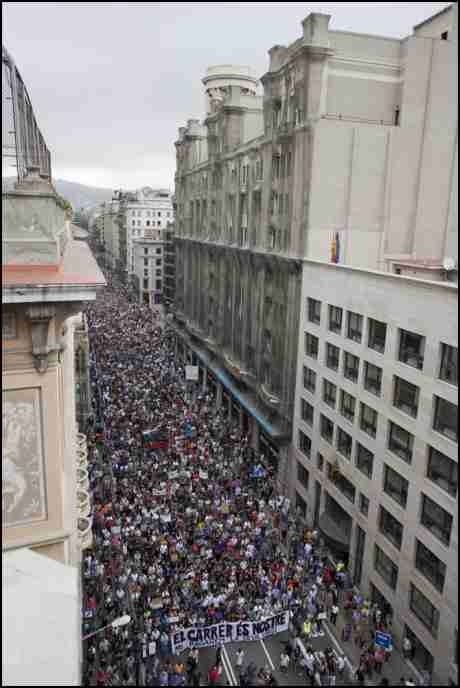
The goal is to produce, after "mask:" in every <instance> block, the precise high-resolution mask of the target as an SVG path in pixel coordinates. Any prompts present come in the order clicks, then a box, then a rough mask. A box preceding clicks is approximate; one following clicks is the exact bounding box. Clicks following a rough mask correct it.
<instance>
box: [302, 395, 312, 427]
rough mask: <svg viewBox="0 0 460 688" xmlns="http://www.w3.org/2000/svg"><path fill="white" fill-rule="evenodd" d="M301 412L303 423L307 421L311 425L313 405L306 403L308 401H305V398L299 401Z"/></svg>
mask: <svg viewBox="0 0 460 688" xmlns="http://www.w3.org/2000/svg"><path fill="white" fill-rule="evenodd" d="M301 414H302V420H303V421H305V423H308V425H313V417H314V414H315V410H314V408H313V406H312V405H311V404H309V403H308V401H305V399H302V401H301Z"/></svg>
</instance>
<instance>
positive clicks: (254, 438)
mask: <svg viewBox="0 0 460 688" xmlns="http://www.w3.org/2000/svg"><path fill="white" fill-rule="evenodd" d="M251 425H252V427H251ZM249 432H250V435H251V447H252V448H253V449H254V451H256V452H258V451H259V424H258V422H257V421H256V419H255V418H254V417H253V416H251V424H250V430H249Z"/></svg>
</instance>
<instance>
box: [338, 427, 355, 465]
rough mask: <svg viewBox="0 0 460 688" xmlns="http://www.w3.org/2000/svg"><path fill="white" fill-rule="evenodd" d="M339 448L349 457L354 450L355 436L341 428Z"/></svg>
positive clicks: (339, 430) (339, 431)
mask: <svg viewBox="0 0 460 688" xmlns="http://www.w3.org/2000/svg"><path fill="white" fill-rule="evenodd" d="M337 449H338V451H339V452H340V453H341V454H343V456H345V458H347V459H349V458H350V457H351V452H352V450H353V438H352V437H350V435H349V434H348V433H346V432H344V431H343V430H342V429H341V428H339V429H338V432H337Z"/></svg>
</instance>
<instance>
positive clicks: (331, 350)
mask: <svg viewBox="0 0 460 688" xmlns="http://www.w3.org/2000/svg"><path fill="white" fill-rule="evenodd" d="M339 360H340V349H339V348H337V347H336V346H334V345H333V344H329V343H328V344H326V365H327V367H328V368H331V369H332V370H338V369H339Z"/></svg>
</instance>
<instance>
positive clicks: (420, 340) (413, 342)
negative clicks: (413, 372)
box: [399, 330, 425, 370]
mask: <svg viewBox="0 0 460 688" xmlns="http://www.w3.org/2000/svg"><path fill="white" fill-rule="evenodd" d="M424 354H425V337H422V336H420V335H418V334H415V333H414V332H407V331H406V330H400V340H399V360H400V361H402V363H407V365H410V366H412V367H413V368H418V369H419V370H422V368H423V359H424Z"/></svg>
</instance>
